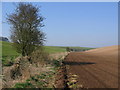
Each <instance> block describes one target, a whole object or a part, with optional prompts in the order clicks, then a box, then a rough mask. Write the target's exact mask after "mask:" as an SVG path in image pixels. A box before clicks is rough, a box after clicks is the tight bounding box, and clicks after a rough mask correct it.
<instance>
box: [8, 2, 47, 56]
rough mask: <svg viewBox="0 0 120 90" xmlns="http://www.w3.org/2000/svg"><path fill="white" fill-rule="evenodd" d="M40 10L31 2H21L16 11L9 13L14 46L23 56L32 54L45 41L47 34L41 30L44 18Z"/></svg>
mask: <svg viewBox="0 0 120 90" xmlns="http://www.w3.org/2000/svg"><path fill="white" fill-rule="evenodd" d="M39 11H40V10H39V8H38V7H36V6H33V5H32V4H30V3H19V4H18V6H17V7H16V9H15V12H14V13H12V14H11V15H8V18H7V20H8V22H9V23H10V24H11V40H12V42H13V46H14V47H15V48H16V50H17V52H18V53H21V54H22V56H26V55H27V56H28V55H30V54H31V53H32V52H33V51H34V50H36V49H37V48H38V47H40V46H43V43H44V41H45V34H44V33H43V32H42V31H41V27H43V26H44V25H43V20H44V18H43V17H42V16H41V15H40V14H39Z"/></svg>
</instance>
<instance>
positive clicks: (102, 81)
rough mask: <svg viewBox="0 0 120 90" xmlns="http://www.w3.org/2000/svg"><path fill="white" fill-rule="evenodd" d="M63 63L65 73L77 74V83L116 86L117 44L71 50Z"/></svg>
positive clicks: (91, 86)
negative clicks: (83, 50) (86, 49)
mask: <svg viewBox="0 0 120 90" xmlns="http://www.w3.org/2000/svg"><path fill="white" fill-rule="evenodd" d="M64 63H65V64H66V65H68V68H67V74H68V75H69V74H70V73H72V74H76V75H78V79H77V80H78V84H79V85H83V87H85V88H117V87H118V46H112V47H104V48H99V49H94V50H89V51H86V52H72V53H70V54H69V55H68V56H67V57H66V59H65V62H64Z"/></svg>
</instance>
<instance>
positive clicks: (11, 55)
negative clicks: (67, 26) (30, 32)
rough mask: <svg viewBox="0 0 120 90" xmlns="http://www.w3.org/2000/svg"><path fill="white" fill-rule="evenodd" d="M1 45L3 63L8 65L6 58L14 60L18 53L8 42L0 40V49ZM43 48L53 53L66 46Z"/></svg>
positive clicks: (62, 49) (64, 48)
mask: <svg viewBox="0 0 120 90" xmlns="http://www.w3.org/2000/svg"><path fill="white" fill-rule="evenodd" d="M1 47H2V52H0V54H2V61H3V64H4V65H9V64H8V62H7V61H8V60H9V61H12V62H14V61H13V60H14V59H15V58H16V57H17V56H19V55H20V54H19V53H17V52H16V50H15V48H13V46H12V43H10V42H4V41H0V49H1ZM70 48H76V49H81V50H83V49H84V50H89V49H92V48H86V47H70ZM44 49H45V51H46V52H48V53H49V54H53V53H59V52H66V47H60V46H44Z"/></svg>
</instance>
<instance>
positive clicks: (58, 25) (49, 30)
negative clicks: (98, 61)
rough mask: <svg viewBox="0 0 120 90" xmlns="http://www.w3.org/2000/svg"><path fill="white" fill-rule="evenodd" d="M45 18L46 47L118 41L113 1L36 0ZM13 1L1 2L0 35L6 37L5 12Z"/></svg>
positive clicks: (10, 11) (101, 45)
mask: <svg viewBox="0 0 120 90" xmlns="http://www.w3.org/2000/svg"><path fill="white" fill-rule="evenodd" d="M32 4H33V5H35V6H38V7H40V10H41V11H40V14H41V15H42V16H43V17H45V18H46V19H45V20H44V24H45V27H43V28H42V31H43V32H44V33H45V34H46V38H47V39H46V42H45V45H47V46H81V47H104V46H112V45H117V44H118V3H117V2H38V3H35V2H33V3H32ZM16 5H17V3H12V2H3V3H2V21H3V23H2V36H5V37H8V38H9V37H10V25H9V24H8V23H7V21H6V18H7V14H8V15H9V14H11V13H13V12H14V9H15V8H16Z"/></svg>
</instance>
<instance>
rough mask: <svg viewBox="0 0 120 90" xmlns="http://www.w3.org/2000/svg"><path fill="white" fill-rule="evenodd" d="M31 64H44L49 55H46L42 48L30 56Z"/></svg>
mask: <svg viewBox="0 0 120 90" xmlns="http://www.w3.org/2000/svg"><path fill="white" fill-rule="evenodd" d="M31 60H32V63H36V64H37V63H39V64H46V63H47V61H48V60H49V54H48V53H46V52H45V51H44V50H43V49H42V48H41V49H39V50H36V51H34V52H33V53H32V54H31Z"/></svg>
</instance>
